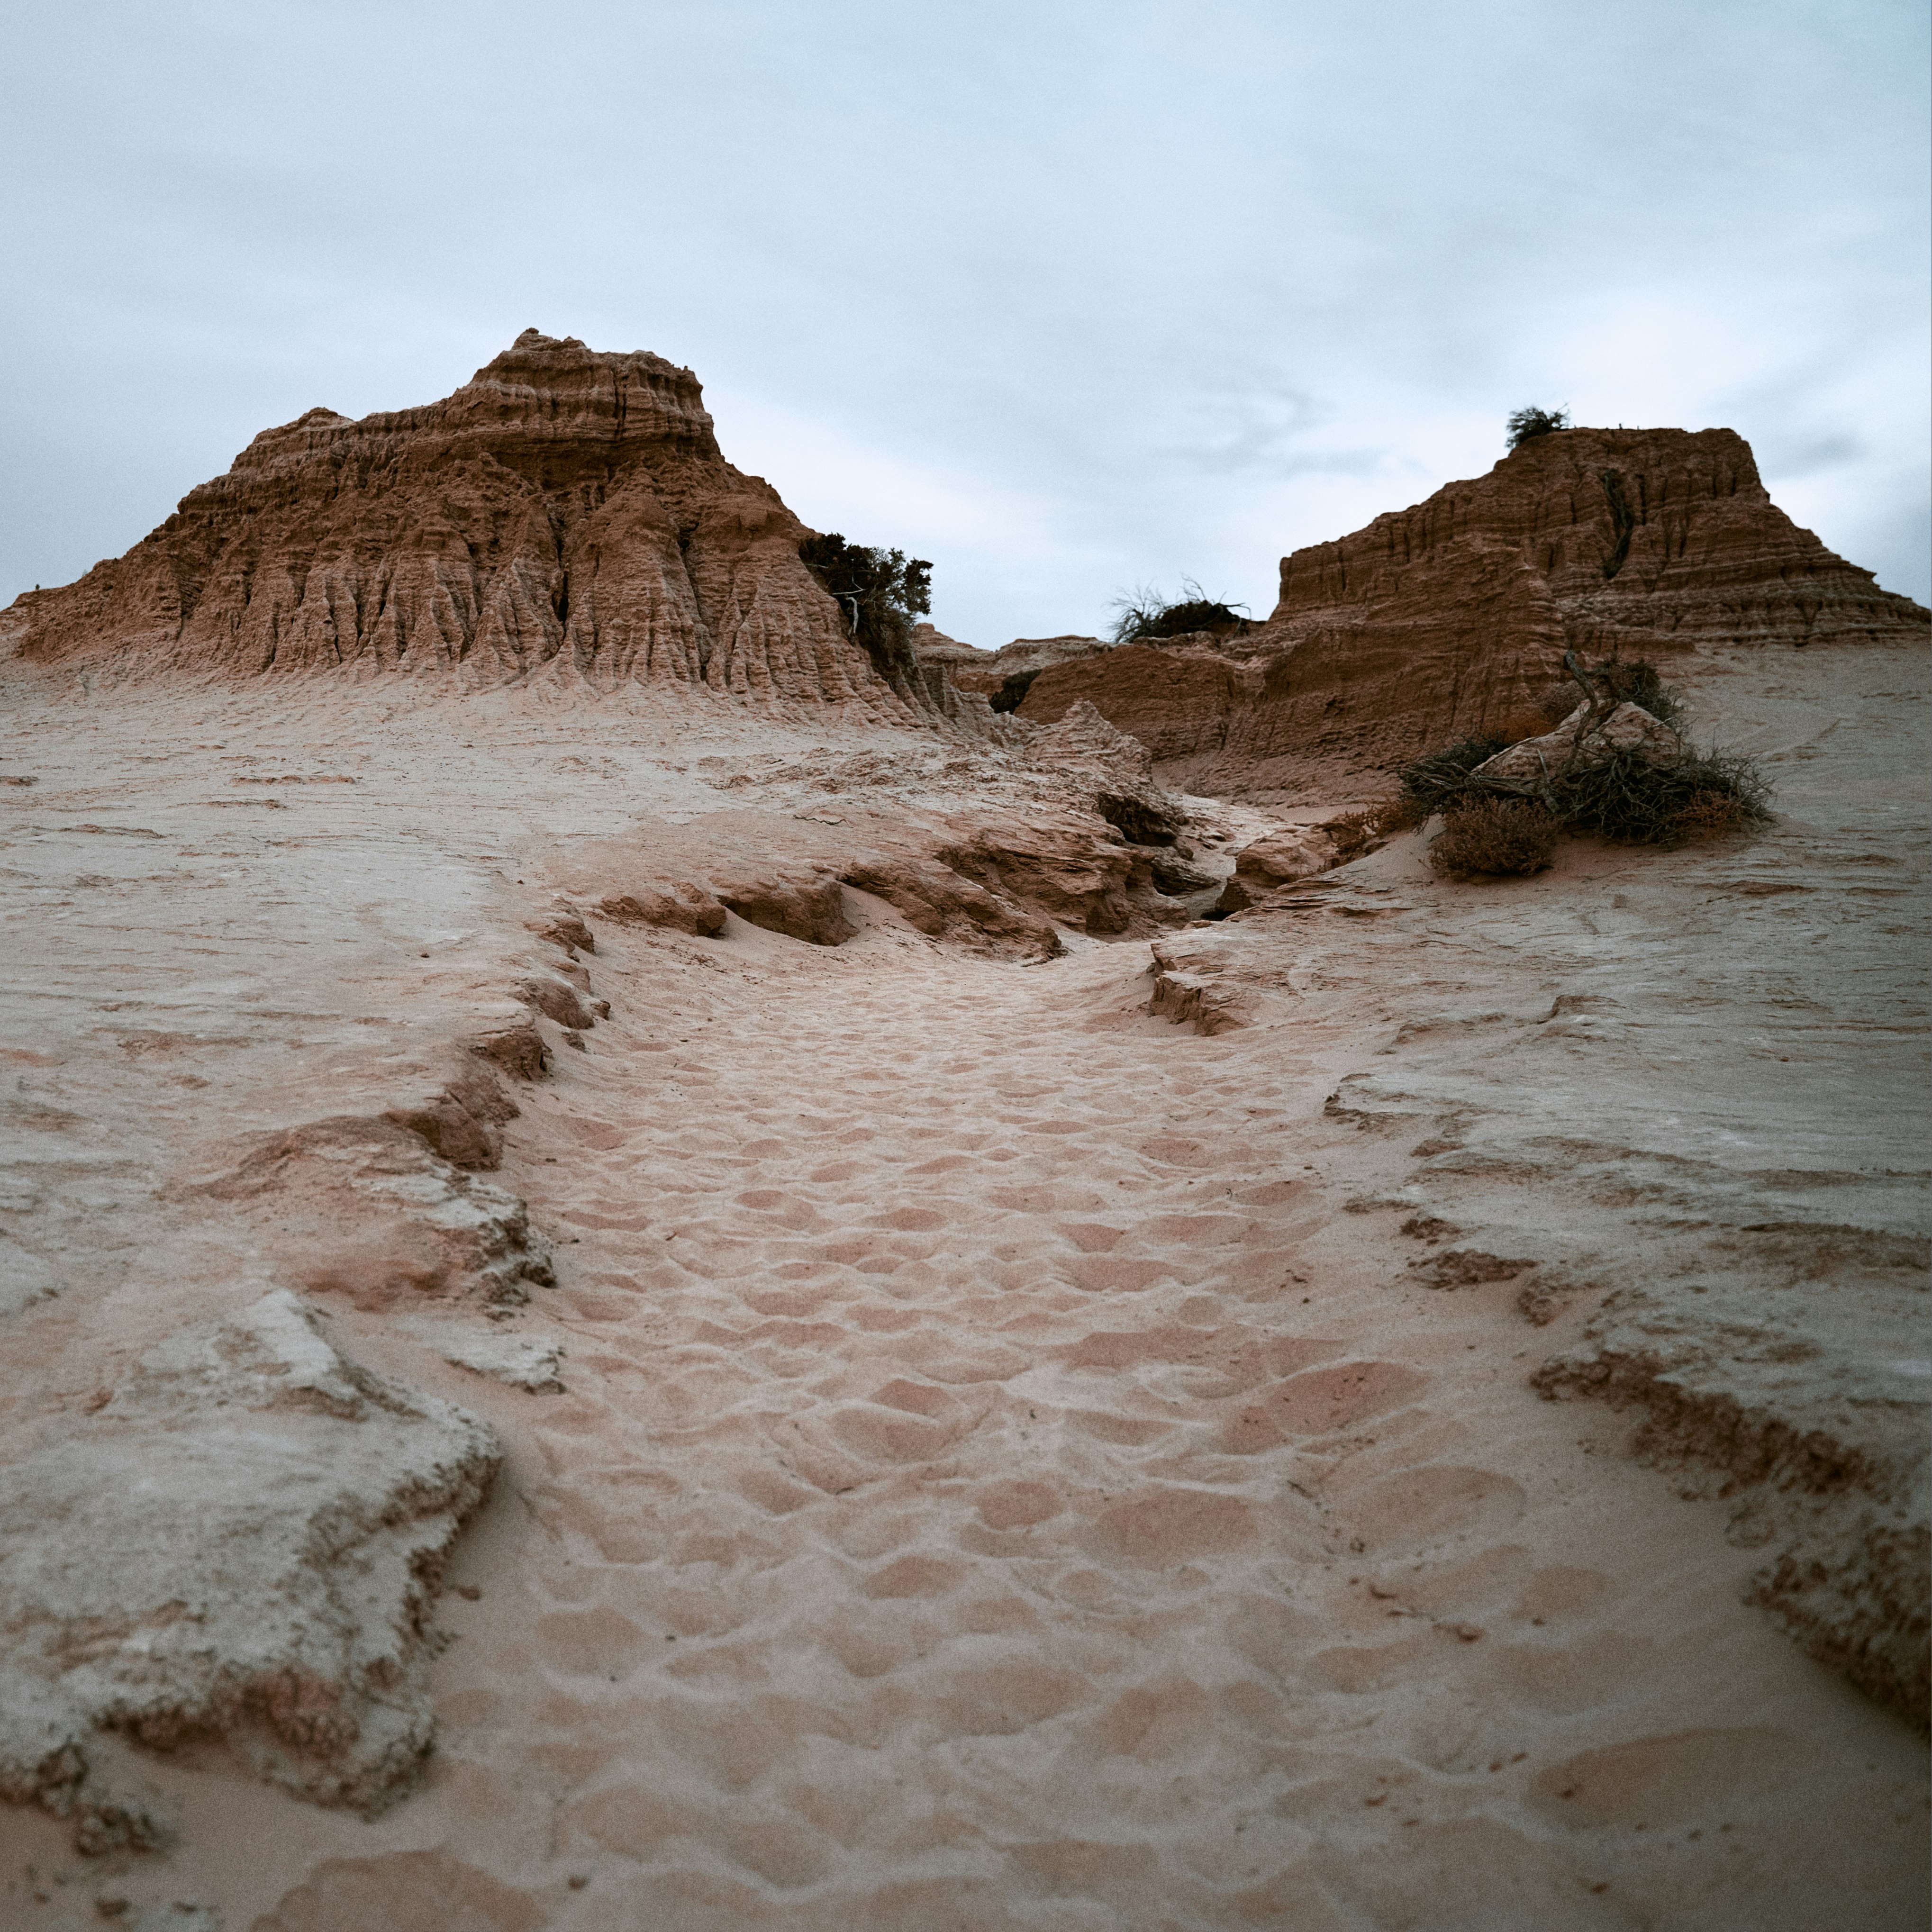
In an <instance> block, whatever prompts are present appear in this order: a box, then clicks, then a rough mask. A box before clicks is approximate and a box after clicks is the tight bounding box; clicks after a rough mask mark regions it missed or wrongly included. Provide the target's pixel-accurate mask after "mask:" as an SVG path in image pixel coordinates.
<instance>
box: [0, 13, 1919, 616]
mask: <svg viewBox="0 0 1932 1932" xmlns="http://www.w3.org/2000/svg"><path fill="white" fill-rule="evenodd" d="M0 62H4V65H5V80H6V92H5V99H6V101H7V113H6V115H5V125H4V127H0V143H4V151H5V165H6V168H7V181H8V183H9V191H8V193H7V196H5V208H4V213H0V222H4V228H0V240H4V244H5V249H6V257H5V259H6V260H7V264H8V273H7V276H6V278H5V287H4V291H0V304H4V307H0V315H4V318H5V329H6V332H7V338H8V348H9V361H10V366H11V367H12V368H13V369H14V371H15V379H14V380H13V382H11V383H10V384H9V385H8V386H7V394H6V395H5V399H4V401H0V433H4V437H5V465H4V475H5V499H4V502H0V511H4V517H0V600H4V599H5V598H10V597H11V596H12V595H13V594H14V593H15V592H17V591H18V590H20V589H25V588H27V587H29V586H31V585H32V584H33V583H36V582H38V583H58V582H62V581H65V580H67V579H68V578H71V577H74V576H76V575H77V574H79V573H80V571H83V570H84V569H86V568H87V567H88V566H89V565H90V564H92V562H94V561H95V559H97V558H98V557H101V556H108V555H113V554H116V553H118V552H120V551H121V550H124V549H126V548H127V546H128V545H129V544H132V543H133V542H134V541H136V539H137V538H139V537H140V536H142V535H143V534H144V533H145V532H146V531H147V530H148V529H150V528H151V527H152V526H154V524H155V523H157V522H159V521H160V520H161V519H162V518H163V517H164V516H166V514H167V513H168V511H169V510H170V509H171V508H172V507H173V505H174V503H175V501H176V499H178V497H179V496H181V495H182V493H184V492H185V491H186V490H187V489H188V488H190V487H191V486H192V485H193V484H196V483H197V482H199V481H202V479H203V478H205V477H207V476H209V475H214V474H216V473H217V472H220V471H221V470H223V469H226V467H227V466H228V464H229V462H230V461H231V460H233V457H234V455H235V453H236V451H237V450H239V449H241V448H242V446H243V445H244V444H245V443H247V442H248V440H249V439H250V437H252V436H253V435H254V434H255V433H256V431H258V430H260V429H262V428H265V427H266V426H268V425H270V424H272V423H277V422H287V421H288V420H289V419H291V418H293V417H294V416H298V415H299V414H300V413H302V410H305V409H308V408H310V407H313V406H314V405H315V404H328V405H329V407H332V408H335V409H338V410H344V411H345V412H347V413H351V414H356V415H360V414H362V413H365V412H367V411H368V410H383V409H394V408H398V407H403V406H404V405H407V404H412V403H418V402H425V401H430V400H431V399H432V398H435V397H437V396H440V395H446V394H447V393H448V392H449V391H450V390H451V389H454V388H455V387H456V386H458V384H459V383H462V382H463V381H464V380H466V379H467V377H469V374H471V372H472V371H473V370H475V368H477V367H478V366H479V365H481V364H482V363H483V362H486V361H487V360H488V359H489V358H490V356H492V355H493V354H495V353H496V352H497V351H498V350H500V349H501V348H502V347H505V345H507V344H508V342H509V341H510V340H511V338H512V337H514V335H516V334H517V332H518V331H519V330H520V329H523V328H525V327H526V326H531V325H532V324H533V325H535V326H537V327H538V328H540V329H543V330H544V331H546V332H548V333H550V334H553V335H578V336H581V337H583V338H585V339H586V340H587V341H589V342H591V343H592V344H597V345H598V346H600V347H611V348H625V349H630V348H649V349H654V350H657V351H658V353H661V354H662V355H665V356H670V357H671V358H672V359H673V360H675V361H677V362H684V363H688V364H689V365H691V367H692V368H694V369H695V370H696V371H697V373H698V374H699V376H700V378H701V379H702V380H703V383H704V384H705V387H706V397H707V400H708V401H709V404H710V407H711V409H712V413H714V415H715V416H716V418H717V419H718V434H719V438H720V440H721V443H722V444H723V446H724V451H725V453H726V455H728V456H729V457H730V458H731V459H732V460H733V461H734V462H736V463H738V464H739V465H740V466H742V467H743V468H745V469H750V470H754V471H756V472H760V473H761V474H763V475H766V476H767V477H769V478H770V480H771V481H772V482H773V483H774V484H776V485H777V486H778V489H779V490H780V491H781V493H782V494H783V495H784V498H785V499H786V501H787V502H788V503H790V505H792V507H793V508H794V509H795V510H796V511H797V512H798V513H799V515H800V516H802V517H804V518H805V520H807V521H808V522H809V523H813V524H814V525H816V526H818V527H820V528H821V529H840V530H842V531H843V532H844V533H845V535H847V536H848V537H850V538H853V539H854V540H855V541H868V542H872V543H879V544H894V545H897V546H898V547H902V548H904V549H906V550H911V551H913V552H916V553H918V554H919V555H922V556H930V557H932V559H935V565H936V568H935V608H934V615H935V619H937V621H938V622H939V623H940V624H941V626H942V627H943V628H945V629H947V630H948V631H951V632H953V634H955V635H957V636H960V637H965V638H967V639H968V640H971V641H972V642H974V643H983V644H997V643H1001V642H1004V640H1006V639H1007V638H1008V637H1013V636H1014V635H1016V634H1028V635H1039V634H1045V633H1049V632H1053V631H1064V630H1094V629H1097V628H1100V627H1101V626H1102V625H1103V624H1104V623H1105V622H1106V618H1107V607H1108V603H1109V598H1111V597H1112V595H1114V594H1115V592H1117V591H1118V590H1121V589H1124V588H1126V587H1127V586H1131V585H1133V584H1135V583H1140V582H1143V581H1147V580H1153V581H1156V582H1158V583H1162V584H1164V585H1166V586H1168V587H1169V588H1170V589H1173V588H1175V587H1177V586H1178V582H1179V580H1180V579H1181V577H1182V576H1184V575H1191V576H1193V577H1197V578H1198V579H1199V580H1200V581H1201V583H1202V584H1203V585H1204V586H1205V587H1206V588H1207V589H1208V590H1209V591H1210V592H1211V593H1213V594H1215V595H1221V596H1224V597H1227V598H1232V599H1238V600H1244V601H1247V603H1249V604H1251V605H1252V606H1253V607H1254V608H1255V610H1256V611H1257V612H1258V613H1262V612H1265V611H1266V610H1268V607H1270V605H1271V604H1272V602H1273V601H1274V584H1275V568H1276V564H1277V560H1278V559H1279V558H1280V556H1281V555H1282V554H1283V552H1284V551H1286V550H1289V549H1292V548H1293V547H1295V546H1296V545H1298V544H1304V543H1308V542H1313V541H1317V540H1319V539H1320V538H1325V537H1331V536H1335V535H1340V534H1341V533H1342V532H1344V531H1346V530H1349V529H1354V528H1355V527H1357V526H1359V525H1360V524H1361V523H1364V522H1366V521H1367V520H1368V518H1369V517H1371V516H1373V515H1374V514H1376V513H1377V512H1378V511H1382V510H1386V509H1394V508H1400V507H1401V506H1403V505H1406V504H1408V503H1412V502H1415V501H1417V500H1418V499H1420V498H1421V497H1423V496H1426V495H1427V494H1428V493H1430V491H1431V490H1434V489H1436V487H1439V485H1440V484H1442V483H1443V482H1445V481H1448V479H1450V478H1452V477H1457V476H1468V475H1475V474H1478V473H1479V472H1481V471H1482V470H1484V469H1487V467H1488V466H1489V465H1490V463H1493V461H1495V460H1496V458H1497V457H1498V456H1499V455H1500V454H1501V453H1502V420H1503V418H1504V416H1505V415H1506V414H1507V413H1508V411H1509V410H1511V408H1513V407H1515V406H1517V404H1522V403H1525V402H1538V403H1544V404H1568V405H1569V406H1570V407H1571V410H1572V411H1573V412H1574V414H1575V416H1576V417H1577V420H1578V421H1580V422H1628V423H1644V424H1679V425H1684V426H1685V427H1687V428H1703V427H1706V426H1708V425H1714V424H1724V425H1730V427H1733V428H1736V429H1737V430H1739V431H1742V433H1743V434H1745V436H1746V437H1749V438H1750V440H1751V442H1752V443H1753V444H1754V446H1755V447H1756V449H1757V453H1758V458H1759V461H1760V465H1761V466H1762V467H1763V470H1764V472H1765V475H1766V480H1767V481H1768V482H1769V484H1770V486H1771V488H1772V493H1773V495H1774V496H1775V497H1776V498H1777V499H1778V501H1779V502H1781V504H1783V505H1784V507H1785V508H1787V510H1789V511H1790V512H1791V513H1792V514H1793V515H1794V516H1795V517H1797V518H1798V520H1799V521H1800V522H1801V523H1807V524H1808V525H1810V526H1811V527H1813V528H1814V529H1817V532H1819V534H1820V535H1821V536H1822V537H1823V538H1824V539H1825V541H1826V542H1827V543H1829V544H1832V547H1834V548H1835V549H1838V550H1841V551H1843V553H1845V554H1846V555H1847V556H1849V557H1851V558H1852V559H1853V560H1854V561H1855V562H1860V563H1863V564H1864V565H1867V567H1868V568H1873V569H1875V570H1876V571H1877V572H1878V574H1879V580H1880V581H1881V582H1882V583H1885V585H1887V586H1888V587H1889V588H1891V589H1898V590H1903V591H1906V592H1909V593H1910V594H1911V595H1914V596H1916V597H1918V598H1921V599H1924V598H1927V595H1928V591H1929V590H1932V559H1928V538H1927V410H1928V397H1927V227H1928V211H1927V95H1926V86H1925V74H1926V70H1927V30H1926V13H1925V9H1924V7H1923V5H1921V4H1920V0H1860V4H1857V5H1837V6H1824V5H1811V4H1798V0H1698V4H1696V5H1690V6H1686V5H1684V4H1683V0H1668V4H1660V0H1627V3H1626V4H1625V5H1621V6H1619V7H1615V8H1586V7H1581V6H1580V5H1577V4H1575V0H1459V4H1457V5H1454V6H1453V7H1452V6H1448V5H1421V4H1415V0H1382V4H1377V3H1376V0H1356V4H1352V5H1348V6H1346V7H1343V6H1337V5H1333V4H1323V5H1313V4H1297V5H1263V4H1244V0H1189V4H1187V5H1166V4H1134V0H1110V3H1109V4H1104V5H1094V4H1088V3H1087V0H1072V3H1071V4H1064V5H1052V4H1041V0H1034V4H1031V5H1025V6H1019V5H1008V4H1006V0H976V4H972V5H945V4H931V3H930V0H929V4H925V5H919V6H916V7H909V6H907V5H904V4H903V0H899V4H895V5H886V4H872V0H864V4H850V5H835V4H810V0H800V4H793V5H785V4H779V3H778V0H715V4H707V5H678V6H665V5H630V6H622V5H588V4H573V0H562V4H553V5H547V6H545V7H541V8H538V7H510V6H507V5H471V6H463V5H439V6H435V7H428V6H418V5H409V4H407V0H402V3H401V4H398V0H385V4H382V5H320V4H311V5H275V4H272V0H269V3H268V4H264V0H251V3H250V4H248V5H239V4H233V0H187V4H174V5H169V6H168V7H164V8H163V7H154V6H152V5H91V4H88V0H79V4H75V3H74V0H66V4H62V5H49V4H44V0H17V4H16V6H15V7H14V8H13V10H12V13H11V15H10V28H9V32H8V34H7V41H6V44H5V49H4V52H0Z"/></svg>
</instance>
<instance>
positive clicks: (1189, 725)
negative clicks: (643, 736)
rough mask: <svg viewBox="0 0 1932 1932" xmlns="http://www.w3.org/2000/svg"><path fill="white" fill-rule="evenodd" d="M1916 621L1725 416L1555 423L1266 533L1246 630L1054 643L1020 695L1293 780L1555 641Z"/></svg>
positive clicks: (1398, 742)
mask: <svg viewBox="0 0 1932 1932" xmlns="http://www.w3.org/2000/svg"><path fill="white" fill-rule="evenodd" d="M1928 621H1932V618H1928V613H1927V612H1926V610H1924V608H1923V607H1921V606H1920V605H1918V604H1915V603H1913V602H1912V601H1911V599H1910V598H1905V597H1900V596H1897V595H1894V594H1893V593H1891V592H1888V591H1885V590H1882V589H1879V586H1878V585H1877V583H1876V581H1875V580H1873V577H1872V574H1871V573H1870V571H1867V570H1861V569H1860V568H1858V565H1855V564H1852V563H1847V562H1846V561H1845V560H1844V559H1843V558H1842V557H1840V556H1835V555H1834V554H1833V553H1832V552H1831V551H1830V550H1827V549H1826V547H1825V546H1824V545H1823V544H1822V543H1820V541H1819V540H1818V539H1817V537H1815V536H1814V535H1812V534H1811V532H1810V531H1809V530H1805V529H1799V527H1798V526H1797V525H1796V524H1795V523H1793V522H1792V520H1791V519H1790V517H1787V515H1786V514H1784V511H1782V510H1781V509H1779V508H1778V506H1777V505H1775V503H1773V502H1772V500H1771V499H1770V497H1769V495H1768V494H1767V493H1766V490H1765V487H1764V485H1763V482H1762V481H1760V478H1759V476H1758V473H1757V463H1756V462H1755V461H1754V460H1753V458H1752V455H1751V447H1750V446H1749V445H1748V443H1745V440H1744V439H1743V438H1742V437H1740V436H1739V435H1738V434H1736V432H1735V431H1731V430H1726V429H1710V430H1700V431H1685V430H1673V429H1663V430H1604V429H1578V430H1570V431H1563V432H1560V433H1559V434H1553V435H1549V436H1544V437H1535V438H1533V439H1532V440H1530V441H1529V442H1527V443H1524V444H1523V445H1522V446H1520V448H1519V449H1517V450H1515V451H1514V452H1513V453H1512V454H1511V455H1508V456H1507V457H1505V458H1504V459H1503V460H1502V461H1501V462H1499V463H1497V464H1496V466H1495V468H1494V469H1492V470H1491V471H1490V473H1489V474H1488V475H1487V476H1484V477H1479V478H1476V479H1475V480H1474V481H1469V482H1457V483H1451V484H1446V485H1445V487H1443V488H1442V489H1440V490H1437V491H1436V494H1435V495H1434V496H1431V497H1430V498H1429V499H1427V502H1422V503H1419V504H1417V505H1415V507H1414V508H1411V509H1407V510H1400V511H1391V513H1389V514H1387V515H1384V516H1380V517H1376V520H1375V521H1374V522H1373V523H1370V525H1369V526H1367V528H1366V529H1361V530H1358V531H1356V532H1354V533H1353V534H1352V535H1349V536H1346V537H1342V538H1338V539H1337V540H1336V541H1334V542H1331V543H1323V544H1312V545H1310V547H1307V549H1304V550H1297V551H1295V553H1294V554H1293V555H1292V556H1287V557H1284V558H1283V559H1282V565H1281V595H1280V601H1278V602H1277V604H1276V605H1275V607H1274V611H1273V613H1271V615H1270V616H1269V617H1268V620H1267V622H1265V623H1264V624H1262V625H1259V626H1258V627H1257V628H1255V629H1254V630H1253V631H1250V632H1249V633H1248V634H1247V635H1246V636H1244V637H1238V638H1235V639H1231V640H1227V641H1226V642H1220V643H1217V642H1215V641H1214V640H1211V639H1210V638H1208V637H1206V636H1205V634H1203V635H1200V636H1197V637H1190V638H1182V639H1178V640H1173V641H1172V642H1170V643H1164V644H1160V645H1151V644H1133V645H1123V646H1120V647H1119V648H1118V649H1115V650H1113V651H1111V652H1106V653H1105V654H1104V655H1082V656H1080V657H1078V658H1072V659H1070V661H1066V662H1063V663H1061V664H1056V665H1053V666H1052V667H1049V668H1047V669H1046V670H1043V671H1042V672H1041V673H1040V676H1038V677H1037V679H1035V680H1034V683H1033V685H1031V688H1029V689H1028V692H1027V694H1026V697H1025V701H1024V703H1022V706H1021V708H1020V712H1019V715H1021V716H1022V717H1023V718H1039V719H1041V720H1043V721H1044V720H1047V719H1050V718H1055V717H1057V716H1058V715H1059V714H1060V712H1061V711H1062V710H1064V709H1065V708H1066V707H1067V706H1068V705H1070V704H1071V703H1073V702H1074V701H1075V700H1077V699H1080V698H1085V699H1086V700H1088V701H1089V702H1091V703H1092V704H1093V705H1094V706H1095V707H1096V708H1097V709H1098V710H1099V711H1100V712H1101V713H1102V714H1103V715H1104V716H1105V717H1106V718H1108V719H1109V721H1110V722H1111V723H1112V724H1115V725H1116V726H1117V727H1119V728H1120V729H1121V730H1124V731H1127V732H1129V733H1132V734H1133V736H1136V737H1138V738H1139V739H1141V740H1142V742H1144V743H1145V744H1146V745H1147V746H1148V749H1149V750H1150V751H1152V752H1153V753H1154V755H1155V757H1157V759H1160V760H1163V761H1165V762H1166V763H1168V764H1169V765H1170V766H1172V767H1173V768H1174V769H1173V770H1172V772H1171V774H1170V775H1173V776H1175V777H1178V778H1185V779H1186V780H1187V781H1189V782H1190V783H1192V784H1195V785H1196V786H1199V787H1202V788H1203V789H1208V790H1223V791H1227V790H1234V791H1246V790H1259V789H1279V788H1281V787H1289V788H1290V789H1293V788H1295V787H1297V786H1298V784H1305V783H1306V782H1307V781H1308V779H1309V778H1310V775H1311V772H1312V770H1319V771H1320V772H1322V773H1323V774H1324V775H1337V776H1346V775H1348V774H1349V773H1351V772H1353V773H1356V774H1360V773H1361V772H1366V771H1368V770H1370V769H1375V768H1378V767H1385V766H1387V765H1388V764H1389V763H1391V762H1393V761H1394V760H1397V759H1400V758H1401V757H1406V756H1410V755H1412V754H1414V753H1415V752H1416V751H1418V750H1420V749H1421V748H1423V747H1424V745H1427V744H1428V743H1430V742H1436V741H1439V740H1441V739H1446V738H1453V737H1455V736H1460V734H1462V733H1465V732H1469V731H1474V730H1479V729H1481V728H1482V727H1484V726H1486V725H1493V724H1498V723H1499V722H1500V721H1502V718H1504V717H1505V716H1506V715H1508V713H1509V712H1511V710H1512V709H1517V708H1518V707H1519V706H1520V704H1521V703H1522V702H1523V700H1524V699H1525V698H1526V697H1528V696H1529V694H1531V692H1532V691H1533V690H1534V689H1535V688H1537V687H1538V686H1539V685H1543V684H1544V683H1547V682H1548V681H1549V680H1550V679H1551V678H1552V677H1553V676H1556V675H1559V674H1560V667H1561V664H1562V654H1563V652H1564V651H1565V649H1566V648H1568V649H1577V650H1579V651H1583V652H1590V653H1592V654H1594V655H1609V654H1610V653H1611V652H1622V654H1623V655H1625V656H1627V657H1628V656H1641V657H1654V656H1656V655H1658V654H1660V653H1664V652H1682V651H1685V650H1688V649H1712V648H1715V647H1719V646H1733V645H1739V644H1742V645H1773V644H1778V645H1811V646H1816V645H1824V644H1841V643H1876V642H1887V641H1891V642H1908V641H1911V640H1914V639H1915V638H1918V639H1922V638H1923V637H1924V634H1925V630H1926V625H1927V622H1928ZM1009 648H1010V649H1016V648H1017V647H1016V646H1010V647H1009ZM999 655H1000V657H1001V664H1000V665H999V666H998V668H999V669H1001V670H1004V669H1006V668H1008V667H1007V666H1006V665H1005V664H1004V657H1005V653H1004V652H1002V653H1000V654H999ZM989 668H992V667H989ZM1011 668H1020V666H1019V665H1018V664H1017V663H1016V664H1015V665H1013V667H1011Z"/></svg>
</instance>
